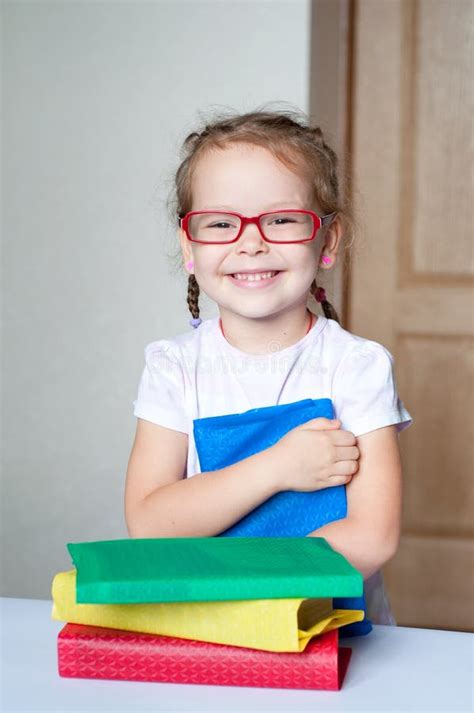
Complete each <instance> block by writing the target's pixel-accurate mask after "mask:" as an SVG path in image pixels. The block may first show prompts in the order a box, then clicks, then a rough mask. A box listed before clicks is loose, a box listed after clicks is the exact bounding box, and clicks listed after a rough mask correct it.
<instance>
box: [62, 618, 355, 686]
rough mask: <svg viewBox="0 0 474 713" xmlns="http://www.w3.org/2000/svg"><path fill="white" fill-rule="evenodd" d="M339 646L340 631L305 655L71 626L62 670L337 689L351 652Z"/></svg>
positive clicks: (75, 674)
mask: <svg viewBox="0 0 474 713" xmlns="http://www.w3.org/2000/svg"><path fill="white" fill-rule="evenodd" d="M338 643H339V632H338V630H337V629H335V630H334V631H329V632H327V633H326V634H322V635H321V636H317V637H315V638H314V639H312V640H311V641H310V642H309V643H308V644H307V646H306V648H305V650H304V651H302V652H291V653H287V652H283V653H282V652H273V651H261V650H257V649H249V648H244V647H241V646H227V645H224V644H210V643H207V642H204V641H195V640H190V639H177V638H174V637H170V636H159V635H155V634H141V633H136V632H133V631H123V630H119V629H107V628H104V627H101V626H88V625H85V624H66V625H65V626H64V627H63V628H62V629H61V631H60V632H59V634H58V669H59V675H60V676H65V677H68V678H105V679H114V680H121V681H155V682H160V683H193V684H206V685H217V686H257V687H261V688H309V689H319V690H327V691H337V690H338V689H340V687H341V685H342V681H343V679H344V675H345V672H346V670H347V666H348V664H349V659H350V656H351V653H352V650H351V649H346V648H338Z"/></svg>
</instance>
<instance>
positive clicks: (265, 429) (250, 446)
mask: <svg viewBox="0 0 474 713" xmlns="http://www.w3.org/2000/svg"><path fill="white" fill-rule="evenodd" d="M321 417H324V418H328V419H332V418H334V417H335V416H334V409H333V404H332V401H331V399H302V400H301V401H294V402H293V403H290V404H281V405H278V406H265V407H261V408H254V409H251V410H249V411H244V412H243V413H236V414H225V415H223V416H210V417H207V418H198V419H195V420H194V422H193V431H194V440H195V443H196V450H197V453H198V457H199V463H200V467H201V471H202V472H205V471H211V470H219V469H220V468H225V467H226V466H228V465H233V464H234V463H237V462H238V461H240V460H243V459H244V458H248V457H249V456H251V455H254V454H255V453H259V452H260V451H263V450H265V449H266V448H269V447H270V446H273V445H274V444H275V443H276V442H277V441H279V440H280V438H282V437H283V436H284V435H285V434H286V433H288V431H291V430H292V429H293V428H296V427H297V426H300V425H301V424H303V423H306V422H307V421H310V420H312V419H314V418H321ZM346 516H347V499H346V487H345V485H338V486H334V487H331V488H325V489H324V490H315V491H310V492H301V491H295V490H285V491H282V492H280V493H277V494H276V495H273V496H272V497H271V498H269V499H268V500H266V501H265V502H263V503H262V504H261V505H259V506H258V507H256V508H255V509H254V510H252V511H251V512H250V513H248V514H247V515H245V516H244V517H243V518H242V519H241V520H239V521H238V522H236V523H235V524H234V525H232V526H231V527H229V528H228V529H227V530H224V532H221V533H220V535H219V536H220V537H305V536H306V535H308V534H309V533H310V532H312V531H313V530H316V529H317V528H319V527H322V526H323V525H325V524H326V523H328V522H333V521H334V520H341V519H342V518H345V517H346ZM334 607H335V608H338V609H363V610H364V611H365V610H366V602H365V597H364V596H362V597H350V598H343V599H342V598H339V599H338V598H334ZM371 629H372V624H371V622H370V620H369V619H367V617H366V618H365V619H364V621H362V622H356V623H354V624H349V625H347V626H345V627H342V628H341V630H340V635H341V636H355V635H361V634H368V633H369V631H371Z"/></svg>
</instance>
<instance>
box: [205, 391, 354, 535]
mask: <svg viewBox="0 0 474 713" xmlns="http://www.w3.org/2000/svg"><path fill="white" fill-rule="evenodd" d="M321 417H324V418H329V419H331V418H334V409H333V404H332V401H331V399H327V398H324V399H302V400H301V401H294V402H292V403H289V404H278V405H277V406H263V407H260V408H254V409H250V410H249V411H244V412H243V413H234V414H224V415H222V416H208V417H206V418H197V419H194V421H193V433H194V441H195V443H196V450H197V453H198V457H199V465H200V467H201V471H202V472H207V471H213V470H220V469H221V468H225V467H226V466H229V465H233V464H234V463H238V462H239V461H240V460H243V459H244V458H248V457H249V456H252V455H254V454H255V453H259V452H260V451H263V450H265V449H267V448H270V447H271V446H273V445H274V444H275V443H277V441H279V440H280V439H281V438H282V437H283V436H284V435H286V434H287V433H288V431H291V430H292V429H293V428H296V427H297V426H301V425H302V424H303V423H306V422H307V421H310V420H311V419H313V418H321ZM346 515H347V499H346V486H345V485H337V486H335V487H332V488H324V489H323V490H314V491H309V492H303V491H297V490H284V491H282V492H280V493H277V494H276V495H273V496H272V497H271V498H269V499H268V500H265V502H263V503H262V504H261V505H259V506H258V507H256V508H255V509H254V510H252V511H251V512H250V513H248V514H247V515H245V516H244V517H243V518H242V519H241V520H239V521H238V522H236V523H235V524H234V525H232V526H231V527H229V528H228V529H227V530H225V531H224V532H221V533H220V535H221V536H226V537H228V536H233V537H305V536H306V535H308V534H309V533H310V532H313V530H317V529H318V528H319V527H322V526H323V525H326V523H328V522H332V521H333V520H340V519H342V518H344V517H346Z"/></svg>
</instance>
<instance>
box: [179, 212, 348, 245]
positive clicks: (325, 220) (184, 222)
mask: <svg viewBox="0 0 474 713" xmlns="http://www.w3.org/2000/svg"><path fill="white" fill-rule="evenodd" d="M202 213H213V214H216V215H235V216H236V217H237V218H240V230H239V232H238V233H237V235H236V237H235V238H234V239H233V240H215V241H214V240H213V241H212V242H208V241H206V240H196V239H195V238H193V237H192V236H191V235H190V233H189V230H188V224H189V219H190V218H191V216H193V215H201V214H202ZM273 213H307V214H308V215H311V216H312V217H313V225H314V229H313V234H312V235H311V237H310V238H305V239H304V240H269V239H268V238H266V237H265V235H264V234H263V231H262V228H261V226H260V218H263V217H264V216H265V215H272V214H273ZM336 214H337V211H335V212H334V213H328V214H327V215H323V216H319V215H318V214H317V213H315V212H314V211H313V210H299V209H297V208H290V209H288V210H270V211H267V212H266V213H260V215H255V216H253V217H252V218H249V217H248V216H245V215H241V214H240V213H234V212H233V211H229V210H191V211H189V212H188V213H186V215H184V216H182V217H179V218H178V225H179V227H180V228H182V230H184V232H185V234H186V237H187V239H188V240H190V241H191V242H193V243H202V244H203V245H230V243H235V242H237V240H238V239H239V238H240V236H241V235H242V232H243V230H244V228H245V226H246V225H249V224H250V223H253V224H255V225H256V226H257V228H258V231H259V233H260V235H261V236H262V238H263V240H265V241H266V242H267V243H276V244H277V245H279V244H285V245H288V243H307V242H309V241H311V240H314V236H315V235H316V233H317V232H318V230H319V229H320V228H321V227H322V226H323V225H328V224H329V223H330V222H331V221H332V219H333V218H334V216H335V215H336Z"/></svg>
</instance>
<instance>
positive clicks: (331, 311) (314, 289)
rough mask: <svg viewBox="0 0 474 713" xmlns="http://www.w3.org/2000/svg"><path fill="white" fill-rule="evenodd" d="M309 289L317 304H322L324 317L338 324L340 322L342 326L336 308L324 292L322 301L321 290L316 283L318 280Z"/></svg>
mask: <svg viewBox="0 0 474 713" xmlns="http://www.w3.org/2000/svg"><path fill="white" fill-rule="evenodd" d="M309 289H310V292H311V294H312V295H313V297H314V299H315V300H316V301H317V302H321V306H322V308H323V312H324V316H325V317H326V319H334V320H335V321H336V322H339V324H340V323H341V321H340V319H339V317H338V314H337V312H336V310H335V308H334V307H333V306H332V304H331V303H330V302H329V301H328V300H327V299H326V293H325V292H324V291H323V295H324V297H323V298H322V299H321V297H320V292H319V290H320V289H321V288H319V287H318V285H317V283H316V278H315V279H314V280H313V281H312V283H311V287H310V288H309Z"/></svg>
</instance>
